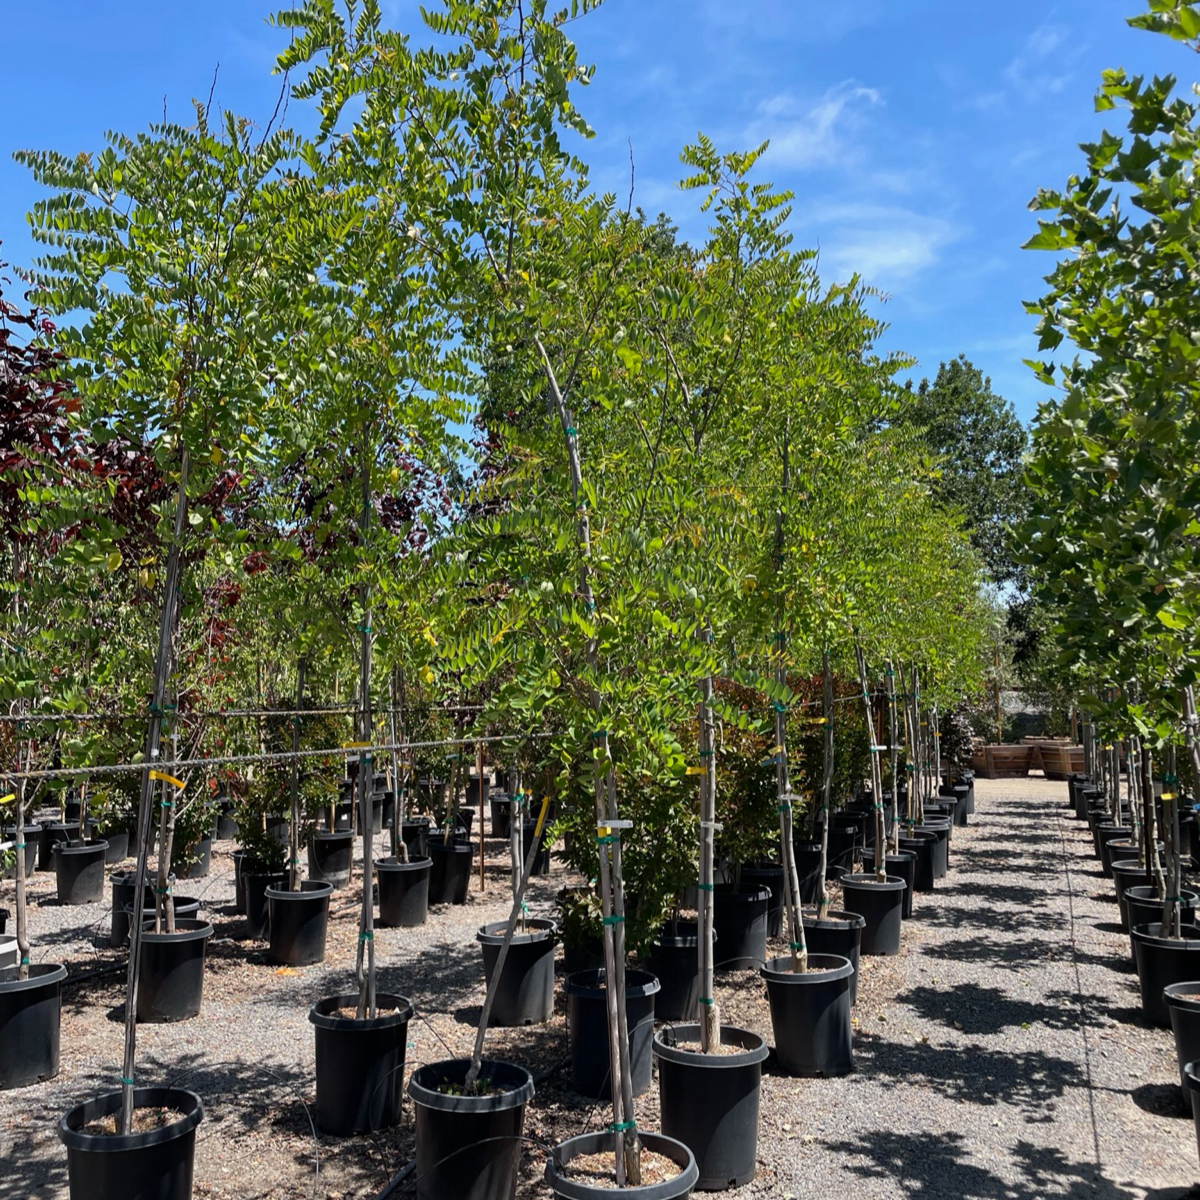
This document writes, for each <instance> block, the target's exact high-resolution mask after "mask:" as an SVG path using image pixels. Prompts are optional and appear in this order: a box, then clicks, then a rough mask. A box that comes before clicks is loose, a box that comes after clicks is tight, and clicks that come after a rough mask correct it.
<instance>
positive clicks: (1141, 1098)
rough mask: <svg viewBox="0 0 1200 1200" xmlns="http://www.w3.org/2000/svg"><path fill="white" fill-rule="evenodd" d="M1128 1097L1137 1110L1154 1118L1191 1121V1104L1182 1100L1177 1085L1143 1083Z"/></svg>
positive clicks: (1181, 1094)
mask: <svg viewBox="0 0 1200 1200" xmlns="http://www.w3.org/2000/svg"><path fill="white" fill-rule="evenodd" d="M1129 1095H1130V1098H1131V1099H1132V1100H1133V1102H1134V1104H1136V1105H1137V1106H1138V1108H1140V1109H1142V1111H1143V1112H1148V1113H1152V1114H1153V1115H1154V1116H1156V1117H1186V1118H1187V1119H1188V1120H1189V1121H1190V1120H1191V1119H1192V1106H1191V1103H1190V1101H1187V1100H1185V1099H1184V1098H1183V1093H1182V1092H1181V1091H1180V1090H1179V1085H1178V1084H1177V1083H1143V1084H1142V1086H1141V1087H1137V1088H1134V1089H1133V1091H1131V1092H1130V1093H1129Z"/></svg>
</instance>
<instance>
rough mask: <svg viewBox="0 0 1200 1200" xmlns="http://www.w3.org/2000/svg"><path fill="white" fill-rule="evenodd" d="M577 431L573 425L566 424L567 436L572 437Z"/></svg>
mask: <svg viewBox="0 0 1200 1200" xmlns="http://www.w3.org/2000/svg"><path fill="white" fill-rule="evenodd" d="M578 432H579V431H578V430H577V429H576V428H575V426H574V425H568V426H567V437H574V436H575V435H576V434H577V433H578Z"/></svg>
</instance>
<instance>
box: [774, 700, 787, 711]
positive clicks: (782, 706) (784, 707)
mask: <svg viewBox="0 0 1200 1200" xmlns="http://www.w3.org/2000/svg"><path fill="white" fill-rule="evenodd" d="M771 707H772V708H774V709H775V711H776V712H777V713H785V712H787V705H786V704H780V703H779V702H778V701H772V703H771Z"/></svg>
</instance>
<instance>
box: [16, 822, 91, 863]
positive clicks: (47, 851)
mask: <svg viewBox="0 0 1200 1200" xmlns="http://www.w3.org/2000/svg"><path fill="white" fill-rule="evenodd" d="M25 833H26V836H27V837H28V834H29V826H26V827H25ZM78 840H79V822H78V821H66V822H64V821H43V822H42V836H41V838H40V840H39V841H38V865H37V869H38V870H39V871H53V870H54V847H55V846H57V845H58V843H59V842H76V841H78Z"/></svg>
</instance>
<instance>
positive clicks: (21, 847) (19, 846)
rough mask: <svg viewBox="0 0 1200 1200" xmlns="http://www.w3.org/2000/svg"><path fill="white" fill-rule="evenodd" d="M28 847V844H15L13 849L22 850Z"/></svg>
mask: <svg viewBox="0 0 1200 1200" xmlns="http://www.w3.org/2000/svg"><path fill="white" fill-rule="evenodd" d="M28 845H29V843H28V842H17V843H16V845H14V846H13V849H14V850H24V849H25V847H26V846H28Z"/></svg>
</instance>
